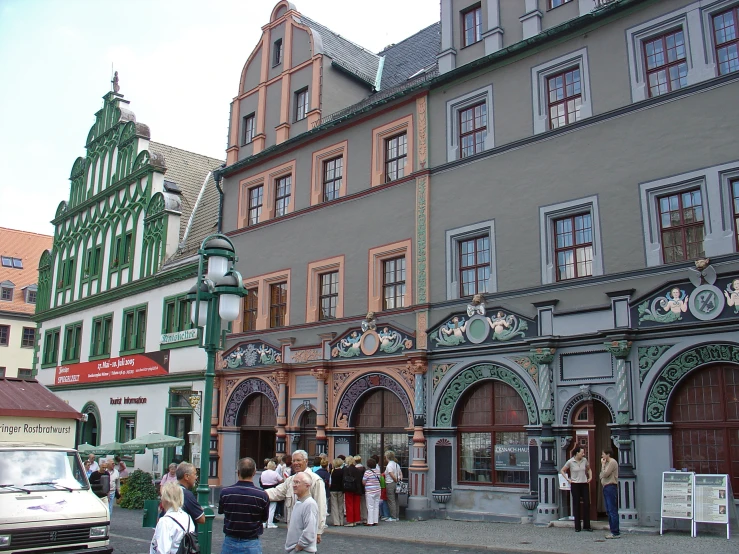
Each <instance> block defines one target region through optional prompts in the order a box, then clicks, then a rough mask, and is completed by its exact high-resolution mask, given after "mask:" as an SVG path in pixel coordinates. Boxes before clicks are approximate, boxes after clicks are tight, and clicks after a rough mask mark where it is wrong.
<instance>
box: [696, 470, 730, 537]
mask: <svg viewBox="0 0 739 554" xmlns="http://www.w3.org/2000/svg"><path fill="white" fill-rule="evenodd" d="M733 508H734V493H733V491H732V490H731V480H730V479H729V476H728V475H707V474H700V473H696V474H695V523H718V524H720V525H726V538H727V539H730V538H731V534H730V531H729V514H730V512H731V511H732V510H733ZM697 534H698V529H697V527H696V529H695V535H697Z"/></svg>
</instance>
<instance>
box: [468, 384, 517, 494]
mask: <svg viewBox="0 0 739 554" xmlns="http://www.w3.org/2000/svg"><path fill="white" fill-rule="evenodd" d="M527 424H528V417H527V414H526V406H524V403H523V400H522V399H521V397H520V396H519V395H518V393H517V392H516V391H515V390H514V389H513V387H511V386H509V385H506V384H505V383H503V382H501V381H485V382H483V383H481V384H479V385H477V386H476V387H474V388H473V389H472V390H471V391H470V392H468V393H467V395H466V396H465V397H464V398H463V399H462V400H461V401H460V406H459V408H458V411H457V428H458V431H459V463H458V467H459V481H460V482H462V483H474V484H480V485H482V484H486V485H491V484H492V485H515V486H518V485H520V486H523V485H528V483H529V447H528V438H527V435H526V430H525V429H524V425H527Z"/></svg>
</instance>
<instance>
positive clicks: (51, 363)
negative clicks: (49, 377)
mask: <svg viewBox="0 0 739 554" xmlns="http://www.w3.org/2000/svg"><path fill="white" fill-rule="evenodd" d="M52 368H56V362H49V363H48V364H41V369H52Z"/></svg>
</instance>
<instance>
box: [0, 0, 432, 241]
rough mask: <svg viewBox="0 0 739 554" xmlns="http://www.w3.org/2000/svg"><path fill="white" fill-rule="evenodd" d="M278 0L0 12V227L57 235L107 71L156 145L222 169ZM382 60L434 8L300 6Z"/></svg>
mask: <svg viewBox="0 0 739 554" xmlns="http://www.w3.org/2000/svg"><path fill="white" fill-rule="evenodd" d="M276 3H277V0H274V1H271V0H115V1H113V0H0V83H1V85H0V126H2V130H3V132H2V133H0V168H2V176H1V177H0V226H2V227H10V228H13V229H23V230H26V231H34V232H37V233H46V234H53V232H54V229H53V226H52V225H51V224H50V223H49V221H50V220H51V219H52V218H53V217H54V212H55V211H56V208H57V206H58V204H59V202H61V201H62V200H67V199H68V196H69V173H70V171H71V169H72V164H73V163H74V160H75V159H76V158H77V157H78V156H83V155H84V154H85V150H84V144H85V139H86V138H87V133H88V132H89V130H90V127H91V126H92V124H93V123H94V121H95V118H94V114H95V112H96V111H98V110H99V109H100V108H101V107H102V96H103V95H105V93H106V92H107V91H109V90H110V86H111V85H110V80H111V75H112V73H111V66H113V67H114V68H115V70H117V71H118V74H119V79H120V86H121V93H122V94H124V95H125V98H126V99H127V100H129V101H130V102H131V103H130V104H129V108H130V109H131V110H132V111H133V112H134V113H135V114H136V120H137V121H140V122H142V123H146V124H147V125H148V126H149V128H150V129H151V136H152V140H154V141H157V142H162V143H165V144H170V145H172V146H176V147H178V148H183V149H185V150H190V151H193V152H198V153H201V154H206V155H208V156H213V157H217V158H222V159H225V144H226V132H227V125H228V112H229V103H230V101H231V100H232V98H233V97H234V96H235V95H236V92H237V88H238V82H239V77H240V75H241V69H242V67H243V65H244V63H245V62H246V59H247V57H248V56H249V54H250V53H251V51H252V50H253V49H254V47H255V45H256V44H257V42H258V41H259V40H260V37H261V27H262V25H264V24H265V23H267V22H268V20H269V15H270V12H271V11H272V8H273V7H274V6H275V4H276ZM293 3H294V4H295V7H296V8H297V10H298V11H300V12H302V13H304V14H305V15H307V16H309V17H311V18H313V19H315V20H317V21H320V22H321V23H323V24H324V25H326V26H327V27H329V28H331V29H332V30H334V31H335V32H337V33H339V34H341V35H343V36H345V37H347V38H348V39H349V40H352V41H354V42H356V43H358V44H360V45H362V46H364V47H365V48H367V49H369V50H372V51H374V52H378V51H380V50H382V49H383V48H384V47H385V46H387V45H388V44H391V43H394V42H398V41H400V40H402V39H404V38H405V37H407V36H409V35H411V34H413V33H415V32H416V31H418V30H420V29H423V28H424V27H426V26H428V25H430V24H431V23H433V22H435V21H438V20H439V1H438V0H402V1H399V0H373V1H372V2H368V3H367V2H351V1H348V0H296V1H295V2H293Z"/></svg>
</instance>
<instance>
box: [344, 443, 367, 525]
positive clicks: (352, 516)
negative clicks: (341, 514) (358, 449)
mask: <svg viewBox="0 0 739 554" xmlns="http://www.w3.org/2000/svg"><path fill="white" fill-rule="evenodd" d="M345 464H346V465H345V466H344V503H345V505H346V527H354V526H356V525H357V522H359V521H361V517H362V516H361V512H360V509H359V502H360V497H361V491H362V477H363V476H364V475H363V472H362V470H361V469H359V468H357V467H356V466H355V465H354V457H353V456H347V457H346V460H345Z"/></svg>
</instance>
